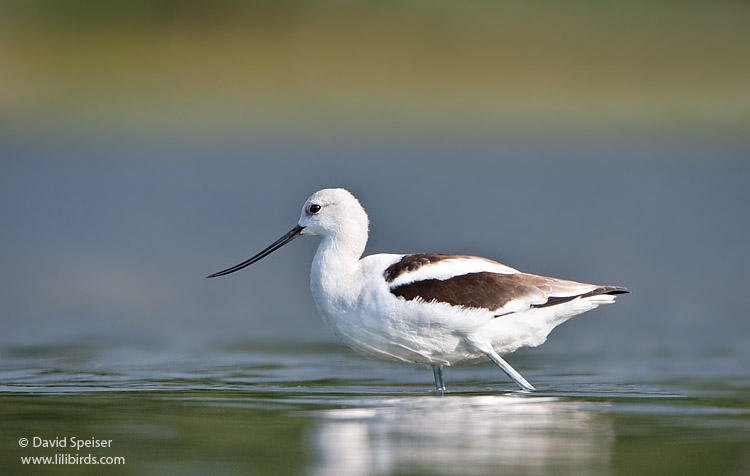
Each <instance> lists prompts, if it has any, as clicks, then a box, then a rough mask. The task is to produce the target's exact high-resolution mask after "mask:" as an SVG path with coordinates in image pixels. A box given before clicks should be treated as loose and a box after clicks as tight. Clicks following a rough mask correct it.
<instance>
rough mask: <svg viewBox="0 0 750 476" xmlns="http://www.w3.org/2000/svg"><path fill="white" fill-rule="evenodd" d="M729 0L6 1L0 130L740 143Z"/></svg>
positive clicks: (743, 93)
mask: <svg viewBox="0 0 750 476" xmlns="http://www.w3.org/2000/svg"><path fill="white" fill-rule="evenodd" d="M748 24H750V5H749V4H748V2H744V1H725V0H718V1H666V0H665V1H646V0H643V1H633V2H629V1H585V0H576V1H571V2H558V1H551V0H550V1H538V2H525V1H488V0H467V1H445V0H444V1H420V0H411V1H397V2H394V1H387V2H377V1H320V0H318V1H313V0H310V1H305V0H297V1H279V2H272V1H252V0H218V1H214V2H203V1H196V0H184V1H175V0H153V1H147V0H133V1H117V0H70V1H65V2H60V1H55V0H36V1H32V0H5V1H4V2H2V3H1V4H0V65H1V66H0V67H1V68H2V73H1V74H0V121H2V122H0V124H2V125H3V128H4V129H6V130H10V131H13V132H14V133H30V131H36V130H38V129H39V128H42V129H43V130H53V131H69V130H70V129H78V130H80V129H85V130H89V131H97V132H107V133H111V132H115V133H117V134H129V133H139V134H156V135H163V134H166V133H169V134H189V135H194V134H199V135H215V134H222V135H240V136H245V135H247V134H254V135H264V136H268V135H271V136H275V137H288V136H289V135H290V134H311V135H312V136H313V137H319V136H320V134H325V135H327V136H334V137H336V138H337V139H341V138H342V137H345V136H350V135H351V134H355V135H358V134H364V135H372V134H380V133H383V132H386V131H387V132H389V133H394V134H407V135H408V134H414V133H426V134H437V135H442V134H446V133H448V134H458V133H461V134H469V137H474V136H475V135H477V134H480V135H493V134H498V133H508V132H509V131H511V132H513V133H515V132H522V133H528V134H531V135H535V134H539V133H540V132H541V133H549V132H562V133H565V134H567V133H569V132H571V131H575V132H576V133H592V134H594V135H596V134H601V133H603V132H611V131H613V130H614V131H616V132H617V133H618V134H621V133H622V132H637V133H644V134H657V135H659V134H664V133H667V132H670V133H674V132H680V133H687V134H695V133H699V134H706V133H710V134H733V135H738V134H739V135H744V133H746V131H747V129H748V126H750V61H748V57H750V28H747V25H748Z"/></svg>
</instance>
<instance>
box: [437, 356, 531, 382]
mask: <svg viewBox="0 0 750 476" xmlns="http://www.w3.org/2000/svg"><path fill="white" fill-rule="evenodd" d="M485 353H486V354H487V357H489V358H490V359H491V360H492V361H493V362H495V363H496V364H497V366H498V367H500V368H501V369H502V370H503V372H505V373H506V374H508V377H510V378H511V379H512V380H513V381H514V382H516V385H518V386H519V387H521V390H526V391H531V390H536V389H535V388H534V386H533V385H531V384H530V383H529V382H527V381H526V379H525V378H523V376H522V375H521V374H519V373H518V372H516V369H514V368H513V367H511V366H510V364H509V363H508V362H506V361H505V360H503V358H502V357H500V356H499V355H497V353H496V352H495V351H494V350H490V351H487V352H485ZM433 369H434V367H433ZM435 378H437V377H435Z"/></svg>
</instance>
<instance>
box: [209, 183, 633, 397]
mask: <svg viewBox="0 0 750 476" xmlns="http://www.w3.org/2000/svg"><path fill="white" fill-rule="evenodd" d="M368 223H369V222H368V218H367V214H366V213H365V211H364V209H363V208H362V206H361V205H360V203H359V201H358V200H357V199H356V198H355V197H354V196H353V195H352V194H351V193H350V192H348V191H347V190H344V189H324V190H320V191H318V192H315V193H314V194H313V195H312V196H311V197H310V198H309V199H307V201H306V202H305V204H304V206H303V208H302V213H301V215H300V219H299V222H298V225H297V226H296V227H295V228H293V229H292V230H291V231H290V232H289V233H287V234H286V235H284V236H283V237H282V238H280V239H279V240H277V241H276V242H274V243H273V244H272V245H270V246H269V247H268V248H266V249H265V250H263V251H261V252H260V253H258V254H257V255H255V256H253V257H252V258H250V259H248V260H247V261H245V262H243V263H241V264H239V265H237V266H234V267H232V268H228V269H226V270H224V271H221V272H219V273H215V274H213V275H211V276H209V277H216V276H223V275H226V274H229V273H232V272H234V271H237V270H239V269H242V268H244V267H246V266H249V265H250V264H252V263H254V262H256V261H258V260H260V259H261V258H263V257H265V256H267V255H268V254H270V253H271V252H273V251H275V250H276V249H278V248H280V247H281V246H283V245H284V244H286V243H288V242H290V241H292V240H293V239H294V238H296V237H297V236H300V235H313V236H318V237H320V238H321V243H320V245H319V246H318V250H317V252H316V253H315V258H314V259H313V263H312V268H311V270H310V289H311V291H312V295H313V299H314V301H315V304H316V306H317V308H318V311H319V312H320V314H321V316H322V317H323V320H325V321H326V322H327V323H328V325H330V326H331V328H333V331H334V332H335V333H336V335H337V336H338V337H339V338H340V339H341V340H342V341H343V342H344V343H345V344H346V345H348V346H349V347H351V348H352V349H354V350H356V351H358V352H360V353H362V354H364V355H367V356H369V357H374V358H379V359H387V360H397V361H403V362H411V363H418V364H428V365H431V366H432V368H433V371H434V376H435V384H436V387H437V388H438V390H444V388H445V385H444V383H443V372H442V366H443V365H453V364H457V363H459V362H470V361H476V360H480V359H487V358H489V359H491V360H492V361H494V362H495V363H496V364H498V365H499V366H500V368H501V369H503V370H504V371H505V372H506V373H507V374H508V375H509V376H510V377H511V378H512V379H513V380H514V381H515V382H516V384H518V385H519V386H520V387H521V388H522V389H524V390H533V389H534V387H533V386H531V384H529V383H528V382H527V381H526V380H525V379H524V378H523V377H522V376H521V375H520V374H519V373H518V372H516V371H515V370H514V369H513V368H512V367H511V366H510V365H508V364H507V362H505V361H504V360H503V359H502V357H501V355H503V354H507V353H510V352H513V351H515V350H517V349H519V348H521V347H525V346H529V347H534V346H537V345H540V344H542V343H544V341H545V340H546V338H547V335H548V334H549V333H550V331H551V330H552V329H553V328H555V327H556V326H558V325H559V324H561V323H563V322H565V321H566V320H568V319H569V318H571V317H573V316H575V315H576V314H580V313H582V312H585V311H588V310H591V309H594V308H595V307H597V306H599V305H600V304H607V303H611V302H614V299H615V294H623V293H627V292H628V291H627V290H626V289H625V288H622V287H619V286H597V285H593V284H583V283H577V282H573V281H565V280H560V279H555V278H547V277H543V276H536V275H532V274H526V273H522V272H520V271H518V270H516V269H514V268H511V267H509V266H505V265H503V264H500V263H497V262H495V261H492V260H488V259H485V258H479V257H474V256H453V255H437V254H412V255H397V254H377V255H371V256H367V257H365V258H361V259H360V257H361V256H362V253H363V252H364V249H365V245H366V243H367V237H368Z"/></svg>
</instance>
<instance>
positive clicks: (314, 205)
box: [310, 203, 320, 214]
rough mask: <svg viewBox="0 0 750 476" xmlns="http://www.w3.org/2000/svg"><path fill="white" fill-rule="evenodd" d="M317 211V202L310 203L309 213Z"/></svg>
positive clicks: (318, 207) (318, 209)
mask: <svg viewBox="0 0 750 476" xmlns="http://www.w3.org/2000/svg"><path fill="white" fill-rule="evenodd" d="M319 211H320V205H318V204H317V203H313V204H312V205H310V213H311V214H315V213H318V212H319Z"/></svg>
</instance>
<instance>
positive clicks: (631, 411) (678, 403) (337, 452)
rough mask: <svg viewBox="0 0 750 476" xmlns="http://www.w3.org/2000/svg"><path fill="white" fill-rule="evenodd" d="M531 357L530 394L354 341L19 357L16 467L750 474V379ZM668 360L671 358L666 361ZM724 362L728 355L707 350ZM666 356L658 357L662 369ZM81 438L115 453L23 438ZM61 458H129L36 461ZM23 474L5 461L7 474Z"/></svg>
mask: <svg viewBox="0 0 750 476" xmlns="http://www.w3.org/2000/svg"><path fill="white" fill-rule="evenodd" d="M589 357H592V356H587V358H583V359H571V358H568V359H565V358H551V357H549V356H544V354H541V355H534V354H533V352H522V353H520V354H518V355H516V356H512V357H511V358H510V360H511V362H512V363H513V364H514V365H515V366H516V368H517V369H520V370H521V371H522V372H523V373H524V375H525V376H526V377H527V378H528V379H529V380H530V381H531V382H533V383H534V384H535V385H536V386H537V388H538V389H539V390H538V391H536V392H533V393H522V392H519V391H517V390H516V389H515V388H514V384H513V383H512V382H510V381H508V380H507V378H506V377H505V376H504V375H503V374H502V372H500V371H499V370H498V369H496V368H495V367H494V366H492V365H491V364H479V365H476V366H470V367H456V368H449V369H447V371H446V378H447V382H448V386H449V390H448V391H447V392H446V393H445V394H444V395H438V394H436V393H435V392H434V391H433V390H432V385H433V384H432V376H431V372H430V371H429V369H427V368H423V367H421V366H409V365H404V364H395V363H384V362H373V361H369V360H365V359H362V358H360V357H358V356H356V355H354V354H352V353H351V352H350V351H348V350H346V349H345V348H342V347H340V346H337V345H327V344H326V345H323V344H321V345H310V344H306V345H303V344H288V343H287V344H281V343H279V344H274V345H260V346H259V345H233V346H221V347H202V348H195V347H186V348H170V349H165V348H137V349H136V348H129V347H126V346H76V347H66V346H62V347H48V348H17V349H13V350H6V351H5V352H3V353H2V364H0V381H1V382H2V384H0V408H2V414H0V420H2V424H0V435H2V438H1V440H0V441H2V442H3V443H2V444H3V449H2V453H3V462H2V467H3V468H5V469H6V470H10V473H6V474H205V473H207V472H210V473H213V474H262V475H274V474H279V475H282V474H306V475H328V474H339V475H395V474H414V475H422V474H424V475H429V474H445V475H451V474H465V475H496V474H524V475H533V474H579V475H580V474H592V475H593V474H634V475H635V474H687V475H690V474H695V475H698V474H738V475H739V474H746V472H747V470H748V469H750V403H748V402H750V399H749V398H748V397H750V379H748V378H746V377H745V378H743V377H735V378H732V379H726V378H716V379H710V378H706V377H705V376H704V377H702V378H696V379H692V380H688V379H682V380H680V381H669V382H666V381H664V382H659V381H652V382H649V383H647V384H635V383H629V382H619V381H617V380H616V379H613V378H612V376H608V375H602V374H597V373H591V372H589V373H585V372H584V371H585V370H588V371H590V370H591V369H592V366H590V365H589V364H587V360H588V358H589ZM654 358H655V359H656V360H658V356H654ZM706 358H707V359H713V360H715V361H717V362H715V364H716V365H721V362H722V361H723V360H726V359H727V357H726V356H713V357H708V356H707V357H706ZM656 363H658V362H656ZM34 436H37V437H40V438H44V439H54V438H60V437H68V438H69V437H71V436H76V437H77V438H84V439H86V438H92V437H94V438H97V439H109V440H112V443H111V448H106V449H105V448H90V449H87V448H84V449H81V450H79V451H76V450H74V449H71V448H64V449H60V448H56V449H54V448H33V447H31V446H29V447H26V448H21V447H20V446H19V444H18V440H19V439H20V438H28V439H30V440H31V439H32V438H33V437H34ZM57 453H68V454H78V455H81V456H85V455H88V454H91V455H94V456H97V457H104V456H120V457H124V458H125V463H124V464H121V465H113V466H100V465H97V466H93V465H64V466H63V465H57V466H54V465H47V466H43V465H35V466H24V465H22V464H21V457H23V456H47V455H54V454H57ZM4 472H5V471H4Z"/></svg>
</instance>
